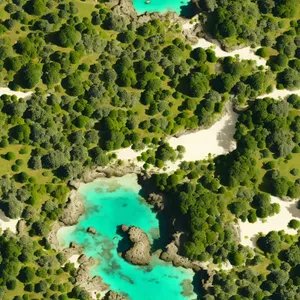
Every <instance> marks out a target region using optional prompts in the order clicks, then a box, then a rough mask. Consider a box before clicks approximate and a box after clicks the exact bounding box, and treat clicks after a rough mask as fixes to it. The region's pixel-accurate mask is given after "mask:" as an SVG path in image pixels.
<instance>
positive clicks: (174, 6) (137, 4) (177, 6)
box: [133, 0, 190, 15]
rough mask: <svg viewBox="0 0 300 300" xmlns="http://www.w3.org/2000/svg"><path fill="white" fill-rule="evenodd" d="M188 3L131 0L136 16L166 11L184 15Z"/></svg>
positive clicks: (186, 1) (181, 0)
mask: <svg viewBox="0 0 300 300" xmlns="http://www.w3.org/2000/svg"><path fill="white" fill-rule="evenodd" d="M189 2H190V1H188V0H164V1H161V0H150V2H149V3H147V0H133V6H134V8H135V10H136V11H137V13H138V14H143V13H145V12H146V11H148V12H159V13H165V12H167V11H173V12H176V13H177V14H178V15H185V12H184V11H185V10H186V9H187V5H188V3H189Z"/></svg>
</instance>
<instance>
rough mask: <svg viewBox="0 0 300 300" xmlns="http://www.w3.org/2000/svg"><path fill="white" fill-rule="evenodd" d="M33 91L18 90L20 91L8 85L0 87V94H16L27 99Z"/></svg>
mask: <svg viewBox="0 0 300 300" xmlns="http://www.w3.org/2000/svg"><path fill="white" fill-rule="evenodd" d="M32 93H33V92H20V91H13V90H11V89H10V88H8V87H1V88H0V96H2V95H10V96H13V95H15V96H17V97H18V98H23V99H28V98H29V97H30V96H31V95H32Z"/></svg>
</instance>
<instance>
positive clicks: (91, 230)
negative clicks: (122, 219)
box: [87, 226, 97, 234]
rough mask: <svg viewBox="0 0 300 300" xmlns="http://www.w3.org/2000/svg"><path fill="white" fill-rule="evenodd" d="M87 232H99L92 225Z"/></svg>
mask: <svg viewBox="0 0 300 300" xmlns="http://www.w3.org/2000/svg"><path fill="white" fill-rule="evenodd" d="M87 232H88V233H91V234H96V233H97V230H96V229H95V228H94V227H92V226H90V227H89V228H88V229H87Z"/></svg>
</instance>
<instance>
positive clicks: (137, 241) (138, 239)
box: [122, 226, 151, 266]
mask: <svg viewBox="0 0 300 300" xmlns="http://www.w3.org/2000/svg"><path fill="white" fill-rule="evenodd" d="M123 228H124V229H126V227H125V226H124V227H123V226H122V230H123ZM125 232H127V233H128V237H129V239H130V241H131V242H132V243H133V246H132V247H131V248H130V249H129V250H128V251H126V252H125V254H123V257H124V258H125V260H126V261H128V262H129V263H131V264H133V265H142V266H144V265H148V264H149V263H150V260H151V255H150V246H151V244H150V240H149V238H148V236H147V234H146V233H145V232H143V231H142V230H141V229H140V228H138V227H134V226H131V227H129V228H128V229H127V231H125Z"/></svg>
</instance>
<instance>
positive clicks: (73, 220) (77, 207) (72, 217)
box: [60, 190, 85, 226]
mask: <svg viewBox="0 0 300 300" xmlns="http://www.w3.org/2000/svg"><path fill="white" fill-rule="evenodd" d="M84 210H85V209H84V204H83V201H82V199H81V196H80V194H79V193H78V192H77V191H76V190H73V191H71V193H70V195H69V200H68V202H67V206H66V208H65V209H64V212H63V215H62V217H61V219H60V220H61V222H63V223H64V224H65V225H66V226H71V225H75V224H77V222H78V219H79V217H80V216H81V215H82V214H83V213H84Z"/></svg>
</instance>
